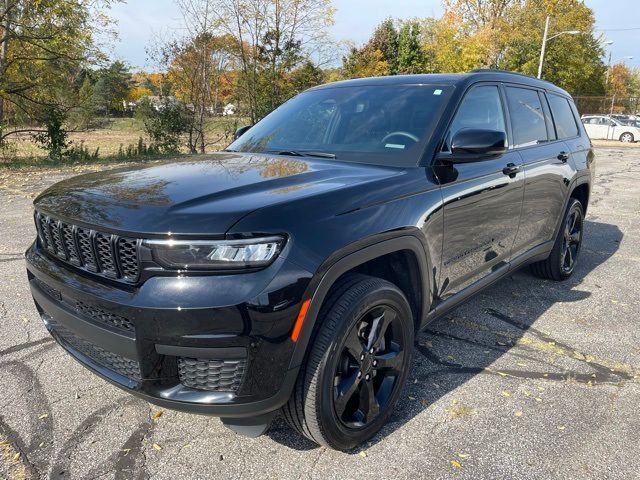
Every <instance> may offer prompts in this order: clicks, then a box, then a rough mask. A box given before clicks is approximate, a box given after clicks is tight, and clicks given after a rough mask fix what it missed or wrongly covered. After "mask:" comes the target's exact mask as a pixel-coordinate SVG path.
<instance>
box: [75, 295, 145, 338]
mask: <svg viewBox="0 0 640 480" xmlns="http://www.w3.org/2000/svg"><path fill="white" fill-rule="evenodd" d="M75 306H76V310H77V311H78V313H80V314H82V315H84V316H85V317H88V318H90V319H92V320H94V321H95V322H98V323H102V324H104V325H107V326H110V327H114V328H116V329H118V330H125V331H127V332H133V331H134V330H135V329H134V326H133V323H132V322H131V320H129V319H128V318H125V317H122V316H120V315H115V314H113V313H110V312H107V311H106V310H103V309H102V308H100V307H96V306H95V305H89V304H87V303H84V302H81V301H79V300H77V301H76V305H75Z"/></svg>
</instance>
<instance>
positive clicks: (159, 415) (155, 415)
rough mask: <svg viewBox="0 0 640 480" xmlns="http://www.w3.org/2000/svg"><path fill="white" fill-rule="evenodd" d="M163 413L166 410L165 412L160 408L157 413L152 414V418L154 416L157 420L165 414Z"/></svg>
mask: <svg viewBox="0 0 640 480" xmlns="http://www.w3.org/2000/svg"><path fill="white" fill-rule="evenodd" d="M163 413H164V412H163V411H162V410H158V411H157V412H155V413H154V414H153V415H152V416H151V418H153V419H154V420H157V419H159V418H160V417H161V416H162V414H163Z"/></svg>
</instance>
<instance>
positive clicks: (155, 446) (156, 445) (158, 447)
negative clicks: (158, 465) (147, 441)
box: [153, 443, 162, 450]
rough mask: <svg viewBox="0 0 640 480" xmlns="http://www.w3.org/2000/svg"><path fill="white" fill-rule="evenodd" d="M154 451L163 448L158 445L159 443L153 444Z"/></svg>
mask: <svg viewBox="0 0 640 480" xmlns="http://www.w3.org/2000/svg"><path fill="white" fill-rule="evenodd" d="M153 449H154V450H162V447H161V446H160V445H158V444H157V443H154V444H153Z"/></svg>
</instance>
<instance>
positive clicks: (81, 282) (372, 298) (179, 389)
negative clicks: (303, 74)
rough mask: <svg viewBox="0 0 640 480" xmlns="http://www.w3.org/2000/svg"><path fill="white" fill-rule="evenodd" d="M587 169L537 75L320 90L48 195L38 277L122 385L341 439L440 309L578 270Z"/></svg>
mask: <svg viewBox="0 0 640 480" xmlns="http://www.w3.org/2000/svg"><path fill="white" fill-rule="evenodd" d="M245 130H246V129H245ZM593 162H594V156H593V151H592V148H591V144H590V142H589V139H588V137H587V135H586V133H585V131H584V128H583V126H582V124H581V122H580V120H579V116H578V113H577V111H576V108H575V105H574V103H573V101H572V99H571V98H570V96H569V95H568V94H567V93H566V92H565V91H563V90H561V89H559V88H557V87H555V86H554V85H552V84H550V83H547V82H544V81H540V80H536V79H533V78H529V77H525V76H522V75H517V74H511V73H506V72H499V71H475V72H471V73H469V74H461V75H416V76H396V77H386V78H367V79H359V80H352V81H345V82H338V83H334V84H329V85H323V86H320V87H316V88H312V89H311V90H308V91H306V92H304V93H302V94H300V95H298V96H297V97H295V98H293V99H292V100H290V101H289V102H287V103H285V104H284V105H282V106H281V107H280V108H278V109H277V110H275V111H274V112H273V113H271V114H270V115H269V116H267V117H266V118H264V119H263V120H262V121H260V122H259V123H257V124H256V125H255V126H253V127H251V128H250V129H248V130H246V131H245V132H244V133H243V134H242V135H241V136H239V137H238V138H237V139H236V140H235V141H234V142H233V143H232V144H231V145H230V146H229V147H228V148H227V149H226V150H225V151H223V152H220V153H216V154H211V155H208V156H204V157H190V158H186V159H181V160H170V161H163V162H160V163H153V164H141V165H136V166H132V167H126V168H122V169H116V170H111V171H105V172H102V173H92V174H87V175H82V176H79V177H75V178H72V179H70V180H66V181H63V182H61V183H58V184H56V185H54V186H52V187H51V188H49V189H48V190H47V191H45V192H44V193H42V194H41V195H40V196H39V197H38V198H37V199H36V200H35V202H34V203H35V223H36V226H37V232H38V235H37V239H36V241H35V242H34V243H33V245H32V246H31V247H30V248H29V250H28V251H27V254H26V257H27V268H28V277H29V281H30V287H31V291H32V294H33V297H34V299H35V302H36V306H37V309H38V311H39V312H40V315H41V316H42V319H43V321H44V324H45V325H46V327H47V329H48V330H49V331H50V332H51V334H52V335H53V336H54V338H55V339H56V340H57V341H58V342H59V344H60V345H61V346H62V348H64V349H65V350H66V351H67V352H69V353H70V354H71V355H72V356H73V357H75V358H76V359H77V360H78V361H80V362H81V363H82V364H83V365H85V366H86V367H88V368H89V369H90V370H92V371H93V372H95V373H97V374H98V375H100V376H102V377H103V378H105V379H106V380H108V381H110V382H112V383H113V384H115V385H117V386H118V387H121V388H123V389H125V390H127V391H129V392H131V393H133V394H135V395H138V396H140V397H142V398H144V399H146V400H148V401H149V402H152V403H155V404H157V405H161V406H163V407H167V408H174V409H178V410H183V411H188V412H195V413H203V414H211V415H217V416H219V417H221V418H222V421H223V422H224V423H225V424H226V425H228V426H229V427H231V428H232V429H234V430H235V431H237V432H241V433H244V434H246V435H259V434H261V433H262V432H264V431H265V430H266V428H268V426H269V424H270V422H271V420H272V418H273V417H274V415H275V414H276V412H278V411H280V412H282V413H283V415H284V417H285V419H286V420H287V421H288V422H289V424H290V425H291V426H292V427H293V428H294V429H295V430H297V431H298V432H300V433H301V434H302V435H305V436H306V437H308V438H310V439H311V440H313V441H314V442H317V443H319V444H323V445H328V446H330V447H333V448H337V449H348V448H351V447H353V446H355V445H357V444H359V443H360V442H362V441H364V440H366V439H367V438H369V437H371V436H372V435H374V434H375V433H376V432H377V431H378V430H379V429H380V428H381V426H382V425H383V424H384V422H385V421H386V420H387V419H388V417H389V415H390V414H391V412H392V410H393V408H394V406H395V405H396V403H397V401H398V398H399V396H400V394H401V390H402V388H403V385H404V383H405V380H406V378H407V375H408V373H409V366H410V365H411V356H412V350H413V342H414V338H415V336H416V334H417V332H418V331H420V329H422V328H423V327H425V326H426V325H427V324H428V323H429V322H430V321H432V320H433V319H434V318H436V317H438V316H440V315H442V314H444V313H445V312H447V311H449V310H451V309H452V308H453V307H455V306H456V305H458V304H459V303H460V302H461V301H463V300H465V299H467V298H468V297H469V296H471V295H472V294H474V293H476V292H478V291H479V290H480V289H482V288H484V287H486V286H487V285H489V284H491V283H493V282H495V281H496V280H497V279H499V278H500V277H503V276H504V275H505V274H507V273H509V272H513V271H514V270H515V269H517V268H519V267H521V266H523V265H525V264H530V265H531V266H532V269H533V271H534V272H535V273H536V274H538V275H539V276H541V277H544V278H549V279H554V280H563V279H565V278H567V277H569V276H570V275H571V273H572V272H573V270H574V268H575V266H576V261H577V259H578V254H579V252H580V245H581V242H582V235H583V221H584V215H585V211H586V208H587V201H588V198H589V190H590V185H591V182H592V177H593V171H594V170H593V167H594V163H593Z"/></svg>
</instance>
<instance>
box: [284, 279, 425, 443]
mask: <svg viewBox="0 0 640 480" xmlns="http://www.w3.org/2000/svg"><path fill="white" fill-rule="evenodd" d="M317 321H318V322H321V324H320V328H319V330H318V332H317V334H316V336H315V338H314V341H313V346H312V348H311V351H310V353H309V355H308V357H307V359H306V362H305V364H304V365H303V366H302V367H301V370H300V374H299V377H298V381H297V382H296V386H295V388H294V392H293V394H292V396H291V399H290V400H289V402H288V403H287V405H285V406H284V407H283V414H284V417H285V419H286V420H287V422H288V423H289V424H290V425H291V426H292V427H293V428H294V429H295V430H297V431H298V432H299V433H301V434H302V435H304V436H306V437H307V438H309V439H310V440H312V441H313V442H315V443H318V444H320V445H326V446H329V447H332V448H335V449H339V450H347V449H350V448H353V447H355V446H356V445H358V444H360V443H362V442H364V441H365V440H367V439H369V438H370V437H372V436H373V435H375V434H376V433H377V432H378V431H379V430H380V428H382V426H383V425H384V423H385V422H386V421H387V419H388V418H389V416H390V415H391V413H392V411H393V408H394V407H395V405H396V403H397V401H398V398H399V396H400V393H401V391H402V387H403V386H404V384H405V381H406V378H407V374H408V372H409V368H410V365H411V356H412V351H413V338H414V322H413V316H412V314H411V308H410V307H409V304H408V302H407V299H406V298H405V296H404V295H403V293H402V292H401V291H400V289H398V287H396V286H395V285H393V284H392V283H390V282H387V281H386V280H382V279H379V278H374V277H368V276H364V275H349V276H348V278H347V279H345V281H343V282H342V283H341V285H340V286H339V288H337V289H336V290H335V291H334V292H333V293H332V294H331V295H330V297H329V299H328V300H327V302H325V305H324V306H323V308H322V310H321V312H320V315H319V316H318V320H317Z"/></svg>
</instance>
